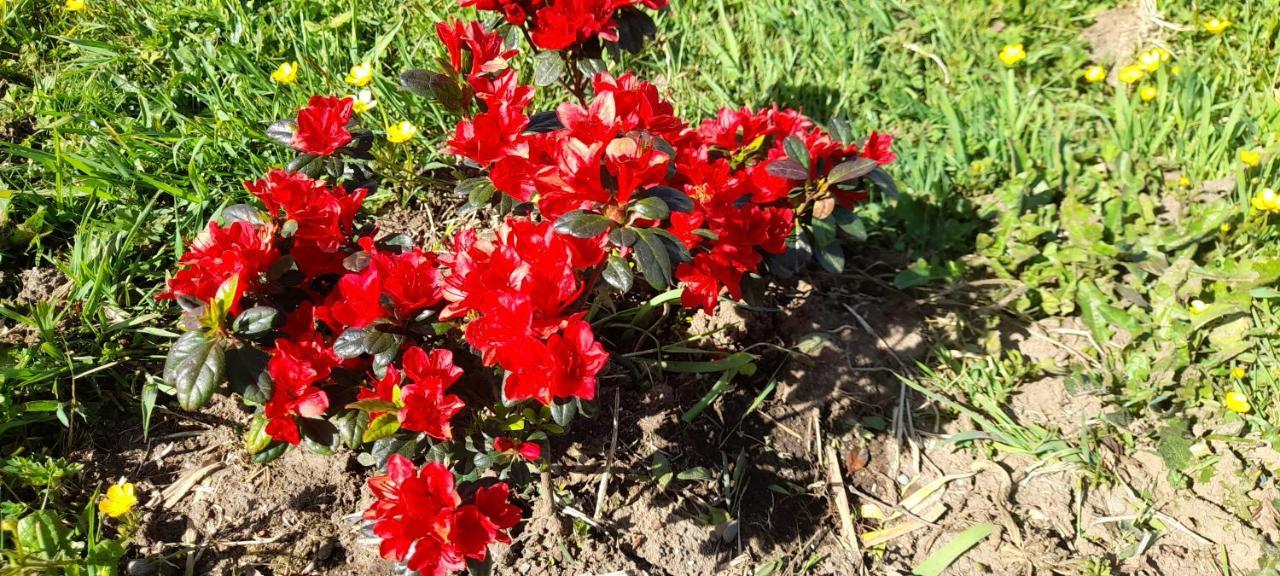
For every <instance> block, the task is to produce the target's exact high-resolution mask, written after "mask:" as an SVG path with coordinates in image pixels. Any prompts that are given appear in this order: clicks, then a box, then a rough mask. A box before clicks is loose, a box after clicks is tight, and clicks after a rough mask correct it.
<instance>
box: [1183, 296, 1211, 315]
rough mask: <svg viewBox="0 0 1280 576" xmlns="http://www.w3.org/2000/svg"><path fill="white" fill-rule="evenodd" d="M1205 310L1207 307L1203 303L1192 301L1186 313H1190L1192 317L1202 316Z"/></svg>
mask: <svg viewBox="0 0 1280 576" xmlns="http://www.w3.org/2000/svg"><path fill="white" fill-rule="evenodd" d="M1205 308H1208V306H1206V305H1205V303H1204V302H1202V301H1200V300H1192V301H1191V307H1190V308H1189V309H1188V311H1189V312H1191V315H1192V316H1199V315H1201V314H1204V310H1205Z"/></svg>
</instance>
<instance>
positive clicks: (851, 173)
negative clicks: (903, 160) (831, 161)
mask: <svg viewBox="0 0 1280 576" xmlns="http://www.w3.org/2000/svg"><path fill="white" fill-rule="evenodd" d="M879 166H880V165H879V164H876V161H875V160H871V159H870V158H854V159H853V160H846V161H844V162H841V163H839V164H836V166H835V168H832V169H831V171H830V172H828V173H827V183H828V184H843V183H845V182H849V181H851V180H856V179H858V178H862V177H863V176H866V175H867V174H870V173H871V172H872V171H873V170H875V169H876V168H878V167H879Z"/></svg>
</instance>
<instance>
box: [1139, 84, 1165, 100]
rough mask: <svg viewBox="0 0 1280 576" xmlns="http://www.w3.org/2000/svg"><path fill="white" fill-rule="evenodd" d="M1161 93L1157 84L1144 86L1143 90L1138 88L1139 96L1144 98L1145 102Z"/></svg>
mask: <svg viewBox="0 0 1280 576" xmlns="http://www.w3.org/2000/svg"><path fill="white" fill-rule="evenodd" d="M1159 95H1160V91H1159V90H1156V87H1155V86H1143V87H1142V89H1141V90H1138V97H1139V98H1142V101H1143V102H1150V101H1152V100H1155V99H1156V96H1159Z"/></svg>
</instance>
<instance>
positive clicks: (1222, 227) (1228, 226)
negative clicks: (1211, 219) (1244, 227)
mask: <svg viewBox="0 0 1280 576" xmlns="http://www.w3.org/2000/svg"><path fill="white" fill-rule="evenodd" d="M1218 231H1219V232H1222V233H1223V234H1226V233H1227V232H1230V231H1231V224H1229V223H1227V222H1223V223H1222V224H1220V225H1219V226H1218Z"/></svg>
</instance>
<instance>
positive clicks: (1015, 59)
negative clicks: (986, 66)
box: [1000, 43, 1027, 68]
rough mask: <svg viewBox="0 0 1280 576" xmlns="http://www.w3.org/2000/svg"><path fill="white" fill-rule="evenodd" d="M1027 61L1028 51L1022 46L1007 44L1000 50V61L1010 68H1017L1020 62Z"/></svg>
mask: <svg viewBox="0 0 1280 576" xmlns="http://www.w3.org/2000/svg"><path fill="white" fill-rule="evenodd" d="M1026 59H1027V51H1026V50H1024V49H1023V48H1022V44H1020V43H1019V44H1006V45H1005V47H1004V48H1001V49H1000V61H1001V62H1004V65H1005V66H1008V67H1010V68H1012V67H1014V66H1017V65H1018V63H1019V62H1021V61H1023V60H1026Z"/></svg>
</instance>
